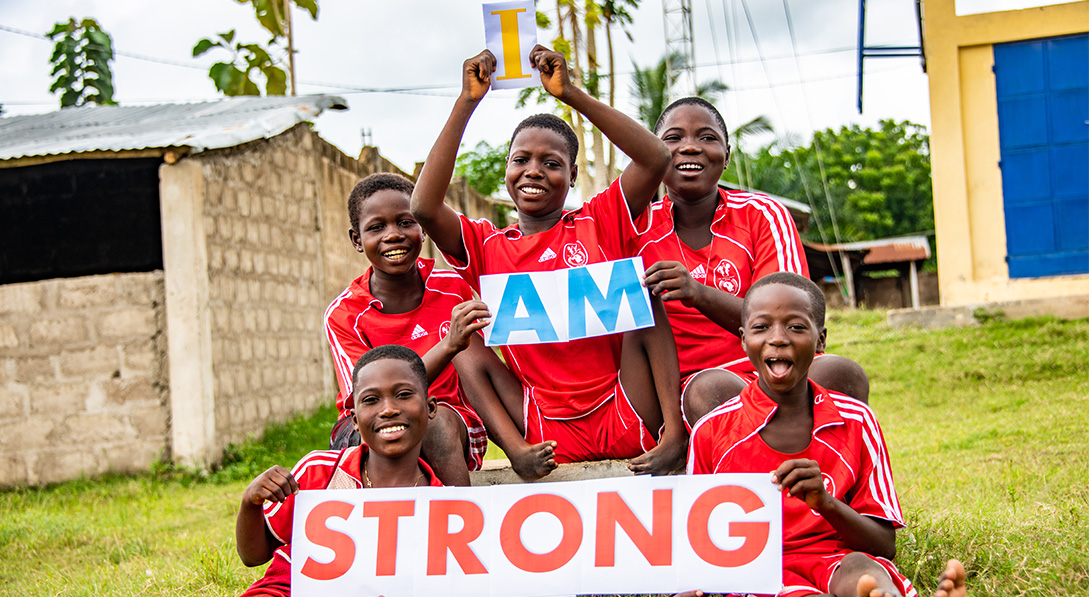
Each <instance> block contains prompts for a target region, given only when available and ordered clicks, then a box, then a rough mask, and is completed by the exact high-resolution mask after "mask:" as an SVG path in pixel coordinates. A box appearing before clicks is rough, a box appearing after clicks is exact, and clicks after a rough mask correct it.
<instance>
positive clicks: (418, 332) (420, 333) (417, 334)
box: [412, 323, 427, 340]
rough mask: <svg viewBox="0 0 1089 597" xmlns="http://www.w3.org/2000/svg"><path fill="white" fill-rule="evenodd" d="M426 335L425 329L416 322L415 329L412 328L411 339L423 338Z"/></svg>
mask: <svg viewBox="0 0 1089 597" xmlns="http://www.w3.org/2000/svg"><path fill="white" fill-rule="evenodd" d="M426 335H427V330H425V329H423V328H422V327H420V324H418V323H417V324H416V329H414V330H412V339H413V340H415V339H417V338H423V337H424V336H426Z"/></svg>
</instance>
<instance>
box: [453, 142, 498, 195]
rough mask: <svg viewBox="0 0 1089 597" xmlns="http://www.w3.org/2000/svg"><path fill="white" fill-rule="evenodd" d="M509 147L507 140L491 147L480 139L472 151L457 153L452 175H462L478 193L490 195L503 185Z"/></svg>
mask: <svg viewBox="0 0 1089 597" xmlns="http://www.w3.org/2000/svg"><path fill="white" fill-rule="evenodd" d="M509 149H510V143H509V142H508V143H504V144H502V145H497V146H495V147H492V146H491V145H489V144H488V142H487V141H481V142H480V143H477V145H476V148H475V149H473V150H472V151H465V152H462V153H461V154H459V155H458V157H457V162H456V165H455V166H454V175H455V176H462V177H464V178H465V181H466V182H468V183H469V186H471V187H473V188H474V189H476V190H477V192H479V193H480V194H482V195H492V194H494V193H495V192H496V191H498V190H499V189H501V188H502V187H503V182H504V179H505V177H506V171H507V153H508V152H509Z"/></svg>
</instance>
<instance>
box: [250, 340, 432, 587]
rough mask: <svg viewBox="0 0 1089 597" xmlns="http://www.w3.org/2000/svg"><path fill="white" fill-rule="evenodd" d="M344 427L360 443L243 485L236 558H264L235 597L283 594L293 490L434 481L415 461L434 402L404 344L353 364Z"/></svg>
mask: <svg viewBox="0 0 1089 597" xmlns="http://www.w3.org/2000/svg"><path fill="white" fill-rule="evenodd" d="M353 379H354V392H353V394H354V398H355V399H354V403H355V410H354V413H353V415H352V426H353V427H355V428H356V430H357V431H359V433H360V434H361V435H362V437H363V445H360V446H352V447H349V448H345V449H343V450H325V451H315V452H311V453H309V454H307V455H306V456H305V457H304V458H303V459H302V460H300V461H299V463H298V464H296V465H295V468H294V469H292V470H291V472H288V471H287V470H286V469H284V468H283V467H281V466H274V467H272V468H270V469H268V470H267V471H265V472H263V473H261V474H260V475H259V476H258V477H257V478H256V479H254V480H253V482H252V483H250V485H249V487H247V488H246V492H245V493H244V494H243V495H242V505H241V506H239V509H238V520H237V522H236V523H235V538H236V540H237V542H238V555H239V556H240V557H241V558H242V562H243V563H245V564H246V565H247V566H259V565H261V564H264V563H265V562H267V561H269V560H270V559H271V560H272V563H271V564H270V565H269V567H268V569H267V570H265V574H264V576H262V577H261V578H260V579H258V580H257V582H255V583H253V585H252V586H250V588H249V589H248V590H247V591H246V592H245V593H243V597H256V596H258V595H268V596H271V597H288V596H289V595H291V522H292V516H293V514H294V510H295V494H296V493H297V492H298V491H299V490H300V489H362V488H369V487H415V486H417V485H430V486H434V487H438V486H442V482H441V481H439V478H438V476H437V475H436V474H435V473H434V472H432V470H431V467H429V466H428V465H427V463H426V462H424V461H423V460H422V459H421V458H420V448H421V446H422V444H423V442H424V437H425V436H426V435H427V427H428V424H429V422H430V421H431V420H432V419H434V418H435V414H436V412H438V403H437V402H436V401H435V399H434V398H431V397H428V395H427V371H426V370H425V368H424V363H423V361H422V360H421V359H420V357H419V355H417V354H416V353H415V352H413V351H412V350H411V349H409V348H405V347H404V346H396V345H387V346H379V347H377V348H374V349H371V350H369V351H367V353H366V354H365V355H363V357H362V358H360V359H359V362H358V363H356V365H355V370H354V372H353Z"/></svg>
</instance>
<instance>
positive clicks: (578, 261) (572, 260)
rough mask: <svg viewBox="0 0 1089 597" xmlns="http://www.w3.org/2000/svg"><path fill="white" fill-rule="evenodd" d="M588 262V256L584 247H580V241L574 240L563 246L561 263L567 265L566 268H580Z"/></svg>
mask: <svg viewBox="0 0 1089 597" xmlns="http://www.w3.org/2000/svg"><path fill="white" fill-rule="evenodd" d="M589 261H590V254H589V253H587V252H586V247H584V246H582V242H581V241H577V240H576V241H575V242H573V243H567V244H566V245H564V246H563V262H564V263H566V264H567V267H582V266H584V265H586V264H587V263H589Z"/></svg>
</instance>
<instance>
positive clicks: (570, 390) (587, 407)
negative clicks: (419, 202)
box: [443, 178, 635, 419]
mask: <svg viewBox="0 0 1089 597" xmlns="http://www.w3.org/2000/svg"><path fill="white" fill-rule="evenodd" d="M460 217H461V235H462V239H463V241H464V243H465V255H466V257H467V261H466V262H461V261H460V260H458V259H455V258H453V257H451V256H449V255H446V254H444V255H443V256H444V257H445V258H446V262H447V263H449V264H450V266H451V267H453V268H454V269H456V270H458V272H459V273H460V274H461V275H462V277H464V278H465V280H466V281H467V282H468V283H469V284H470V285H471V286H472V287H473V288H474V289H475V290H476V291H477V292H479V291H480V276H482V275H486V274H508V273H515V272H534V271H554V270H559V269H566V268H569V267H579V266H583V265H587V264H590V263H599V262H602V261H610V260H614V259H624V258H627V257H632V256H634V254H635V251H634V239H635V224H634V222H633V221H632V217H631V212H630V211H629V209H628V202H627V201H625V200H624V193H623V191H622V190H621V188H620V179H619V178H618V179H617V180H616V181H614V182H613V184H612V185H610V186H609V188H607V189H605V190H604V191H602V192H601V193H599V194H598V195H597V196H595V197H594V198H593V199H590V200H589V201H587V202H586V203H585V204H583V206H582V207H580V208H578V209H574V210H571V211H565V212H564V213H563V216H561V218H560V221H559V222H557V223H556V225H555V226H553V227H552V228H550V229H549V230H546V231H544V232H538V233H537V234H533V235H529V236H524V235H522V231H521V230H519V228H518V225H517V224H514V225H511V226H508V227H506V228H504V229H502V230H499V229H497V228H496V227H495V225H494V224H492V223H491V222H489V221H487V220H470V219H469V218H467V217H465V216H464V215H462V216H460ZM622 338H623V336H622V334H612V335H609V336H598V337H595V338H584V339H581V340H572V341H570V342H567V343H564V344H562V345H560V344H555V343H551V344H524V345H518V346H504V347H503V354H504V356H505V357H506V361H507V364H508V365H509V366H510V367H511V369H513V370H514V373H515V375H517V376H518V379H519V380H520V381H521V382H522V387H523V388H524V389H525V391H526V392H529V393H530V394H531V395H532V396H533V398H534V399H535V401H536V402H537V404H538V405H539V406H540V409H541V413H542V414H543V415H544V416H545V417H548V418H550V419H573V418H578V417H581V416H584V415H586V414H587V413H589V412H591V411H593V410H594V409H595V408H597V407H598V406H600V405H601V404H602V403H603V402H605V401H606V400H608V399H609V398H611V397H612V396H613V394H614V392H615V388H616V384H617V381H618V378H619V377H618V376H619V371H620V351H621V341H622Z"/></svg>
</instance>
